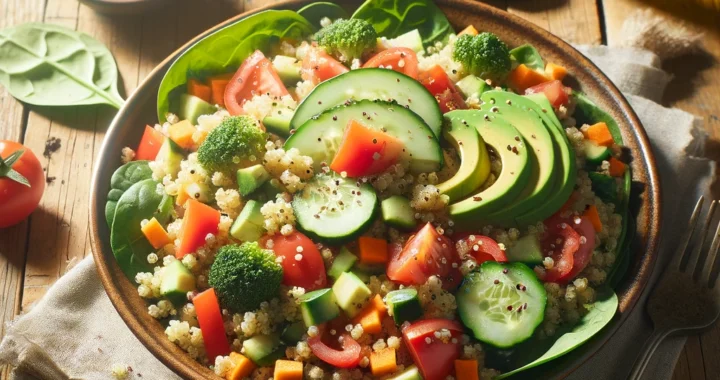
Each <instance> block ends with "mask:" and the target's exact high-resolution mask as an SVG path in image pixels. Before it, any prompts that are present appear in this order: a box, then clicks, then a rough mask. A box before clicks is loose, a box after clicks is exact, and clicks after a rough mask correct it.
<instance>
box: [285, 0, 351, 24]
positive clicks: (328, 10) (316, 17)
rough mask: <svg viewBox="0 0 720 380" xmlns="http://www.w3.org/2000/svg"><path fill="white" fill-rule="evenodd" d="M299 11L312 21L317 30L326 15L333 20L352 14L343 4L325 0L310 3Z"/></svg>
mask: <svg viewBox="0 0 720 380" xmlns="http://www.w3.org/2000/svg"><path fill="white" fill-rule="evenodd" d="M297 13H298V14H299V15H300V16H303V17H305V18H306V19H307V20H308V21H310V23H311V24H312V25H313V26H314V27H315V29H316V30H317V29H320V28H322V25H320V20H322V19H323V18H324V17H327V18H329V19H330V20H331V21H335V20H337V19H341V18H342V19H347V18H350V15H349V14H348V13H347V12H346V11H345V9H343V8H342V7H341V6H339V5H337V4H333V3H327V2H324V1H318V2H317V3H310V4H308V5H306V6H304V7H302V8H300V10H299V11H298V12H297Z"/></svg>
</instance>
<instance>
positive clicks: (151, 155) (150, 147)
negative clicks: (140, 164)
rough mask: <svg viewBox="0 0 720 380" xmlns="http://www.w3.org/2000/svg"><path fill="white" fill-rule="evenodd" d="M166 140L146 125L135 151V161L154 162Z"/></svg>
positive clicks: (158, 132)
mask: <svg viewBox="0 0 720 380" xmlns="http://www.w3.org/2000/svg"><path fill="white" fill-rule="evenodd" d="M164 140H165V136H163V134H162V133H160V131H158V130H157V129H155V128H153V127H151V126H149V125H146V126H145V132H144V133H143V136H142V139H140V144H139V145H138V148H137V150H136V151H135V159H136V160H147V161H154V160H155V158H156V157H157V154H158V152H159V151H160V147H161V146H162V144H163V142H164Z"/></svg>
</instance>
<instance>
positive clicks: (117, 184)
mask: <svg viewBox="0 0 720 380" xmlns="http://www.w3.org/2000/svg"><path fill="white" fill-rule="evenodd" d="M150 178H152V170H150V166H149V165H148V161H130V162H128V163H127V164H125V165H123V166H121V167H119V168H118V169H117V170H115V173H113V175H112V177H111V178H110V192H109V193H108V197H107V199H108V200H107V203H106V204H105V220H106V221H107V224H108V226H109V227H112V221H113V217H114V216H115V208H116V207H117V202H118V200H120V197H121V196H122V195H123V193H124V192H125V191H126V190H127V189H129V188H130V186H132V185H134V184H136V183H138V182H140V181H142V180H144V179H150Z"/></svg>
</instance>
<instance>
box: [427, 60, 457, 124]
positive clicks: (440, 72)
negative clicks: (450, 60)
mask: <svg viewBox="0 0 720 380" xmlns="http://www.w3.org/2000/svg"><path fill="white" fill-rule="evenodd" d="M418 80H419V81H420V83H422V85H423V86H425V88H427V90H428V91H430V93H431V94H432V95H433V96H434V97H435V99H436V100H437V101H438V104H439V105H440V110H441V111H442V112H443V113H447V112H450V111H452V110H456V109H467V108H468V107H467V104H465V100H464V99H463V97H462V95H461V94H460V91H458V89H457V87H455V84H454V83H453V82H452V81H451V80H450V77H448V75H447V73H446V72H445V70H444V69H443V68H442V67H440V65H435V66H433V67H431V68H430V69H428V70H427V71H423V72H421V73H420V75H419V78H418Z"/></svg>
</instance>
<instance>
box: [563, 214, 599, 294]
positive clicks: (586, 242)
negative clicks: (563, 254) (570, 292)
mask: <svg viewBox="0 0 720 380" xmlns="http://www.w3.org/2000/svg"><path fill="white" fill-rule="evenodd" d="M575 218H579V219H580V223H579V224H578V223H577V221H576V220H573V224H572V226H573V229H574V230H575V232H577V233H578V234H579V235H580V247H579V248H578V250H577V251H575V254H574V255H573V267H572V270H571V271H570V273H568V275H567V280H568V281H570V280H572V279H573V278H575V277H576V276H577V275H578V274H580V272H582V271H583V269H585V267H587V266H588V264H590V260H592V253H593V249H594V248H595V228H594V227H593V224H592V222H591V221H590V219H588V218H586V217H584V216H583V217H579V216H578V217H575ZM583 238H585V239H583Z"/></svg>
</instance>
